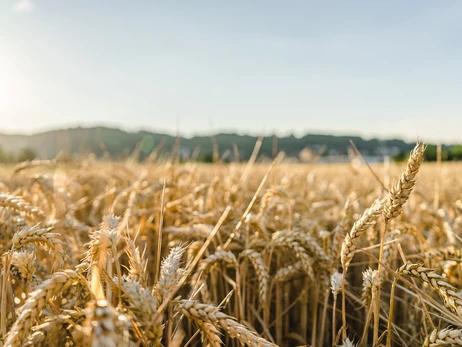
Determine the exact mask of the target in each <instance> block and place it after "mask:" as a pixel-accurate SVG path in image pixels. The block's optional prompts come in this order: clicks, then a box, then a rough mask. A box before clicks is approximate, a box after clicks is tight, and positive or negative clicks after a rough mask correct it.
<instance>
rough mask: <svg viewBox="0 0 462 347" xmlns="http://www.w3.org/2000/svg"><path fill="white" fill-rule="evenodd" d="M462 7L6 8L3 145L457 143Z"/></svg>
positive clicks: (102, 4) (0, 34)
mask: <svg viewBox="0 0 462 347" xmlns="http://www.w3.org/2000/svg"><path fill="white" fill-rule="evenodd" d="M461 16H462V2H461V1H456V0H455V1H386V2H385V1H383V2H379V1H343V0H342V1H340V0H338V1H306V0H305V1H270V0H265V1H257V0H255V1H240V0H235V1H227V2H225V1H200V0H197V1H154V0H150V1H135V0H134V1H116V0H115V1H104V0H98V1H95V0H91V1H88V0H79V1H71V0H55V1H51V0H41V1H38V0H16V1H12V0H1V1H0V132H27V133H31V132H36V131H41V130H48V129H51V128H60V127H67V126H75V125H95V124H106V125H113V126H119V127H123V128H125V129H129V130H138V129H151V130H156V131H167V132H170V133H175V132H176V129H179V131H180V132H181V133H182V134H184V135H191V134H195V133H202V134H203V133H210V132H211V131H212V130H214V131H238V132H241V133H253V134H269V133H272V132H276V133H278V134H280V135H283V134H288V133H295V134H297V135H300V134H303V133H305V132H322V133H334V134H359V135H363V136H366V137H371V136H380V137H391V136H400V137H404V138H406V139H410V140H415V139H416V138H417V137H419V138H422V139H424V140H427V141H431V142H434V141H439V140H444V141H446V142H447V141H458V142H462V135H461V131H460V130H461V129H462V97H461V96H462V69H461V64H462V63H461V62H462V45H460V35H461V33H462V20H461V18H462V17H461Z"/></svg>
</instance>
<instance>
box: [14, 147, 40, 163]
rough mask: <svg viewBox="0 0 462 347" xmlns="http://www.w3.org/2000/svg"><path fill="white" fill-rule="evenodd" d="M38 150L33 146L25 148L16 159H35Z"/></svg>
mask: <svg viewBox="0 0 462 347" xmlns="http://www.w3.org/2000/svg"><path fill="white" fill-rule="evenodd" d="M37 156H38V155H37V152H36V151H35V150H34V149H32V148H24V149H22V150H21V152H19V154H18V156H17V158H16V160H17V161H26V160H34V159H35V158H37Z"/></svg>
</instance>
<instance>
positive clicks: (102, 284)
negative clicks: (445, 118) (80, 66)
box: [0, 143, 462, 347]
mask: <svg viewBox="0 0 462 347" xmlns="http://www.w3.org/2000/svg"><path fill="white" fill-rule="evenodd" d="M424 150H425V146H424V144H422V143H418V144H417V145H416V146H415V148H414V149H413V151H412V152H411V153H410V156H409V160H408V162H407V164H406V165H404V164H403V165H402V166H403V167H402V168H400V167H399V165H388V166H387V165H377V166H373V167H371V166H366V165H363V166H360V167H359V166H355V165H352V164H351V165H294V164H287V163H284V162H281V161H280V158H279V157H278V158H276V159H275V161H274V162H273V163H272V164H271V165H266V164H256V163H255V161H254V160H250V161H249V163H247V164H246V165H245V164H244V165H243V164H239V163H231V164H223V163H220V162H218V163H216V164H213V165H201V164H197V163H183V164H179V163H176V162H175V161H174V160H165V161H156V162H147V163H137V162H135V161H133V160H128V161H126V162H117V163H116V162H100V161H96V160H95V159H94V158H92V157H89V159H88V160H85V161H82V162H72V163H59V162H55V161H31V162H26V163H23V164H21V165H19V166H17V167H11V168H10V167H5V168H4V169H3V170H1V171H0V240H1V243H0V247H1V248H0V254H1V255H2V259H1V276H0V305H1V310H0V346H32V345H35V346H39V345H40V346H169V347H172V346H198V345H209V346H221V345H225V346H240V345H250V346H316V347H317V346H336V345H341V346H356V345H358V346H380V345H385V346H387V347H388V346H392V345H393V346H418V345H424V346H449V345H452V346H462V295H461V294H460V293H459V290H458V289H457V284H458V282H459V281H460V280H461V278H462V271H461V270H462V269H461V262H462V256H461V252H460V251H459V248H458V246H459V243H460V241H461V239H460V237H459V235H462V201H461V200H458V199H460V197H461V196H462V184H461V182H460V180H461V179H460V177H459V176H458V173H459V174H460V173H461V172H462V171H459V172H458V169H459V170H460V166H459V165H458V164H441V163H436V164H430V163H428V164H422V158H423V153H424ZM400 171H401V174H400ZM419 171H420V172H419ZM389 182H393V183H392V184H391V187H389V188H388V187H387V186H388V185H389ZM417 182H418V183H417ZM416 183H417V185H416ZM459 287H461V286H459Z"/></svg>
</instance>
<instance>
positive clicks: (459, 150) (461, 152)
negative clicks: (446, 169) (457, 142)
mask: <svg viewBox="0 0 462 347" xmlns="http://www.w3.org/2000/svg"><path fill="white" fill-rule="evenodd" d="M450 154H451V157H452V159H453V160H462V146H454V147H453V148H452V150H451V151H450Z"/></svg>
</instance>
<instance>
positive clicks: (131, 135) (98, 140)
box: [0, 127, 414, 161]
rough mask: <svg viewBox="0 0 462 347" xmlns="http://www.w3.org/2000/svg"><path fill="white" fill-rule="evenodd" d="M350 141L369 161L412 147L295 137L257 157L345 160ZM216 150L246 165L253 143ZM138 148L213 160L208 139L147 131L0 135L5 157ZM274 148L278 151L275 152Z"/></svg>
mask: <svg viewBox="0 0 462 347" xmlns="http://www.w3.org/2000/svg"><path fill="white" fill-rule="evenodd" d="M350 140H353V141H354V143H355V145H356V146H357V147H358V149H359V150H360V151H361V153H362V154H364V155H367V156H382V155H384V154H392V155H394V154H396V153H399V152H404V151H406V152H407V151H409V150H411V149H412V147H413V145H414V144H412V143H407V142H405V141H402V140H399V139H392V140H377V139H371V140H365V139H363V138H361V137H358V136H334V135H320V134H307V135H305V136H303V137H300V138H297V137H294V136H287V137H278V138H277V139H275V138H274V137H273V136H268V137H265V138H263V141H262V146H261V149H260V156H261V157H262V156H264V157H268V158H271V157H272V156H273V153H274V150H275V148H277V150H278V151H284V152H285V153H286V154H287V155H288V156H292V157H297V158H298V157H299V155H300V152H301V151H303V150H304V149H305V150H308V151H312V152H313V153H321V152H322V153H324V154H325V155H345V154H347V151H348V148H350V147H351V146H350ZM214 141H215V142H216V146H217V147H215V148H218V154H219V155H220V156H222V155H223V154H225V153H227V154H229V155H228V156H227V158H229V159H232V158H233V157H234V154H235V153H238V155H239V158H240V160H247V159H248V158H249V157H250V155H251V153H252V150H253V148H254V145H255V143H256V141H257V137H256V136H250V135H238V134H217V135H215V136H214ZM137 146H138V149H139V152H140V157H141V159H142V158H144V157H147V156H148V155H149V154H150V153H151V152H152V151H153V150H154V149H156V148H157V151H158V153H159V154H160V155H170V153H171V152H172V150H174V149H175V148H176V149H178V148H179V151H180V153H181V155H182V156H183V157H190V156H191V155H193V154H194V155H196V156H197V158H198V159H200V160H205V161H209V160H211V157H212V155H213V148H214V147H213V141H212V138H211V137H210V136H194V137H192V138H185V137H181V138H178V139H176V138H175V137H174V136H170V135H166V134H158V133H151V132H147V131H138V132H127V131H123V130H120V129H115V128H107V127H92V128H80V127H79V128H72V129H62V130H53V131H47V132H42V133H38V134H33V135H10V134H0V148H1V149H3V151H5V152H9V153H17V152H19V151H21V150H23V149H25V148H29V149H33V150H34V151H35V152H36V153H37V154H38V156H39V157H40V158H42V159H50V158H53V157H55V156H56V154H57V153H58V152H60V151H63V152H64V153H65V154H67V155H71V156H79V155H88V154H89V153H94V154H95V155H97V156H103V155H109V156H110V157H111V158H114V159H117V158H122V157H126V156H127V155H129V154H130V153H132V152H133V151H134V150H135V148H137ZM275 146H276V147H275ZM236 149H237V151H236Z"/></svg>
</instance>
